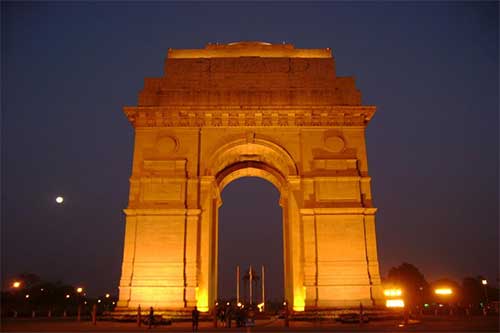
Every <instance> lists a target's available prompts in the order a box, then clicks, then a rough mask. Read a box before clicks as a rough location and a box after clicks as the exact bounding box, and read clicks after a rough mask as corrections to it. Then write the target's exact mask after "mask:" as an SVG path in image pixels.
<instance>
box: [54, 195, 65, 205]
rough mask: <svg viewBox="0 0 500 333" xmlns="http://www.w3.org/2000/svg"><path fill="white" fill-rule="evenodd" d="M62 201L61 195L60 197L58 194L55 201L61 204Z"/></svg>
mask: <svg viewBox="0 0 500 333" xmlns="http://www.w3.org/2000/svg"><path fill="white" fill-rule="evenodd" d="M63 201H64V198H63V197H61V196H59V197H57V198H56V202H57V203H58V204H62V203H63Z"/></svg>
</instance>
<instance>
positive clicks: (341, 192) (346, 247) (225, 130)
mask: <svg viewBox="0 0 500 333" xmlns="http://www.w3.org/2000/svg"><path fill="white" fill-rule="evenodd" d="M374 112H375V107H373V106H362V105H361V100H360V93H359V91H358V90H357V89H356V88H355V86H354V80H353V79H352V78H343V77H336V75H335V67H334V60H333V57H332V56H331V51H330V50H329V49H295V48H294V47H293V46H292V45H289V44H285V45H270V44H267V43H252V42H246V43H232V44H228V45H208V46H207V47H206V48H205V49H201V50H169V54H168V58H167V59H166V61H165V75H164V76H163V77H162V78H158V79H156V78H150V79H146V81H145V88H144V90H143V91H142V92H141V93H140V96H139V105H138V106H134V107H126V108H125V113H126V115H127V117H128V119H129V120H130V122H131V123H132V124H133V125H134V128H135V147H134V161H133V168H132V176H131V178H130V196H129V206H128V208H127V209H125V213H126V232H125V244H124V256H123V266H122V277H121V280H120V296H119V302H118V310H122V311H130V310H132V309H136V307H137V306H138V305H139V304H140V305H141V306H143V307H145V306H154V307H155V308H157V309H158V310H163V311H182V310H186V309H190V308H191V307H193V306H194V305H197V306H198V308H199V309H200V310H202V311H207V310H209V309H210V308H212V306H213V304H214V301H215V299H216V298H217V294H216V293H217V226H218V224H217V223H218V222H217V221H218V208H219V206H220V193H221V191H222V190H223V188H224V187H225V186H226V185H227V184H229V183H230V182H231V181H233V180H235V179H237V178H240V177H245V176H257V177H261V178H264V179H266V180H268V181H270V182H271V183H272V184H274V185H275V186H276V187H277V188H278V189H279V191H280V193H281V200H280V204H281V206H282V208H283V237H284V261H285V263H284V265H285V270H284V271H285V283H284V285H285V296H286V298H287V299H288V300H289V301H290V302H291V303H292V306H293V309H294V310H295V311H303V310H308V309H312V308H332V307H346V306H359V303H360V302H361V303H363V304H364V305H365V306H371V305H374V304H376V303H377V301H379V300H380V299H381V298H382V297H381V290H380V276H379V269H378V260H377V248H376V236H375V211H376V209H375V208H374V207H373V206H372V199H371V190H370V180H371V179H370V177H369V176H368V167H367V158H366V145H365V128H366V125H367V124H368V122H369V120H370V119H371V117H372V116H373V114H374Z"/></svg>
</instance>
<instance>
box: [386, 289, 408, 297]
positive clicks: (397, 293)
mask: <svg viewBox="0 0 500 333" xmlns="http://www.w3.org/2000/svg"><path fill="white" fill-rule="evenodd" d="M402 293H403V292H402V291H401V289H385V290H384V295H385V296H388V297H394V296H401V294H402Z"/></svg>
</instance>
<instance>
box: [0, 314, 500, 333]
mask: <svg viewBox="0 0 500 333" xmlns="http://www.w3.org/2000/svg"><path fill="white" fill-rule="evenodd" d="M0 328H1V329H0V330H1V331H2V332H192V330H191V324H190V323H187V322H184V323H174V324H173V325H171V326H158V327H154V328H152V329H148V327H147V326H146V327H145V326H142V327H138V326H137V325H136V324H135V323H117V322H109V321H98V322H97V324H96V325H95V326H94V325H92V323H91V322H88V321H82V322H77V321H76V320H74V319H57V318H52V319H48V318H40V319H31V318H29V319H27V318H26V319H24V318H17V319H12V318H10V319H3V320H2V322H1V326H0ZM199 331H200V332H207V333H208V332H221V333H224V332H226V333H229V332H245V333H246V332H254V331H255V332H499V331H500V330H499V318H496V317H488V318H484V317H472V318H452V317H438V318H436V317H426V318H423V319H422V320H421V321H412V322H410V323H409V325H406V326H405V325H402V324H401V323H400V322H398V321H381V322H370V323H367V324H363V325H360V324H341V323H335V322H321V323H319V322H291V323H290V327H289V328H285V327H284V322H283V320H267V321H258V322H257V323H256V326H255V327H253V328H249V329H246V328H243V329H241V328H214V327H213V324H212V323H211V322H202V323H200V328H199Z"/></svg>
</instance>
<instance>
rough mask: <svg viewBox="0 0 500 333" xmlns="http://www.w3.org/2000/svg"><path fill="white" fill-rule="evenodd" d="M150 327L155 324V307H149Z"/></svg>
mask: <svg viewBox="0 0 500 333" xmlns="http://www.w3.org/2000/svg"><path fill="white" fill-rule="evenodd" d="M148 319H149V328H151V327H152V326H153V325H154V320H155V312H154V310H153V307H150V308H149V317H148Z"/></svg>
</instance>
